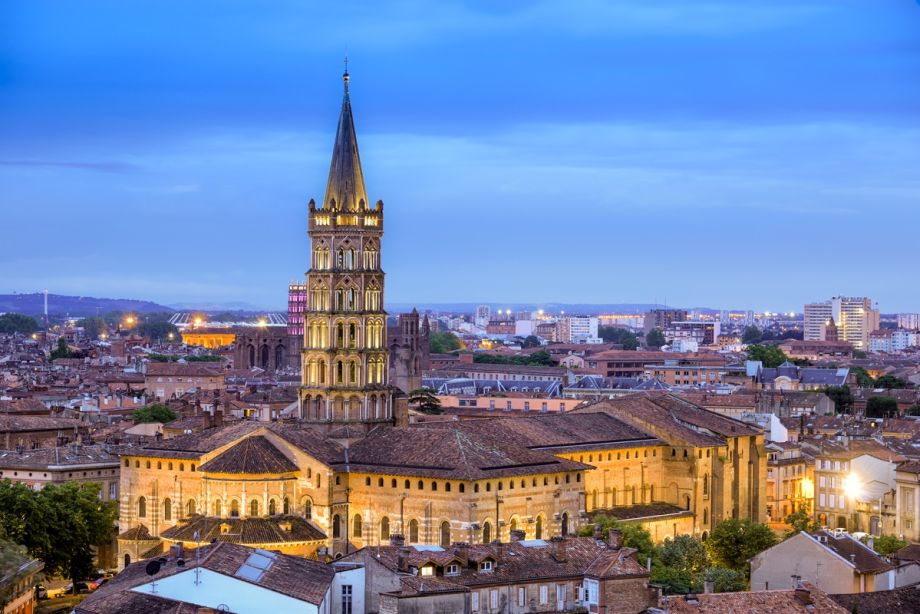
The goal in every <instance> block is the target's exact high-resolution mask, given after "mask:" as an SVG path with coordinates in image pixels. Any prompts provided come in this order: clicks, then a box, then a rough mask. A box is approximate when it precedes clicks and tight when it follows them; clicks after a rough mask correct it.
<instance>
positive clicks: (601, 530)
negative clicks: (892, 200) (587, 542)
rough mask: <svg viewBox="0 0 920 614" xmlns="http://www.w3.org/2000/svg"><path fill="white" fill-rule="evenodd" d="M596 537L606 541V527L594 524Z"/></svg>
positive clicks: (598, 539)
mask: <svg viewBox="0 0 920 614" xmlns="http://www.w3.org/2000/svg"><path fill="white" fill-rule="evenodd" d="M594 539H596V540H597V541H600V542H602V541H604V527H602V526H601V525H599V524H596V525H594Z"/></svg>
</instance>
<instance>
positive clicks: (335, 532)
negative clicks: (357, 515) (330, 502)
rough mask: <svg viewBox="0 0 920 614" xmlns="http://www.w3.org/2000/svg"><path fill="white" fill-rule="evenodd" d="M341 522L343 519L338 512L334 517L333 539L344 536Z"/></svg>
mask: <svg viewBox="0 0 920 614" xmlns="http://www.w3.org/2000/svg"><path fill="white" fill-rule="evenodd" d="M341 524H342V523H341V519H340V518H339V515H338V514H336V515H335V516H333V517H332V539H339V538H340V537H342V528H341V526H340V525H341Z"/></svg>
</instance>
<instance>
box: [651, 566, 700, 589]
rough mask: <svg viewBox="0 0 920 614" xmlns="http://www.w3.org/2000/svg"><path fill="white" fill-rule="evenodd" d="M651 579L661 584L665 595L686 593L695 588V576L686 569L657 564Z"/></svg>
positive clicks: (658, 584) (656, 583)
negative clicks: (681, 569)
mask: <svg viewBox="0 0 920 614" xmlns="http://www.w3.org/2000/svg"><path fill="white" fill-rule="evenodd" d="M649 581H650V582H651V583H652V584H655V585H657V586H660V587H661V589H662V591H663V592H664V594H665V595H686V594H687V593H689V592H691V591H692V590H693V577H692V576H691V575H690V574H688V573H687V572H685V571H680V570H677V569H673V568H671V567H664V566H661V565H656V566H654V567H652V573H651V577H650V578H649Z"/></svg>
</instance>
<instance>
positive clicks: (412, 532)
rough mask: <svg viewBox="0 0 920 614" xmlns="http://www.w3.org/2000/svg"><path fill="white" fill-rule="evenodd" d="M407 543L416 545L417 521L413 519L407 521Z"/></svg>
mask: <svg viewBox="0 0 920 614" xmlns="http://www.w3.org/2000/svg"><path fill="white" fill-rule="evenodd" d="M409 543H410V544H417V543H418V520H416V519H415V518H413V519H412V520H410V521H409Z"/></svg>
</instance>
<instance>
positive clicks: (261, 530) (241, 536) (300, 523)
mask: <svg viewBox="0 0 920 614" xmlns="http://www.w3.org/2000/svg"><path fill="white" fill-rule="evenodd" d="M288 524H290V530H287V529H286V527H285V526H282V525H288ZM196 532H198V534H199V536H200V537H199V538H200V540H201V542H202V543H207V542H210V541H211V540H214V539H216V540H217V541H219V542H230V543H234V544H243V545H247V546H261V545H265V544H286V543H290V542H313V541H321V540H325V539H326V534H325V533H323V532H322V531H320V530H319V529H318V528H317V527H316V526H315V525H314V524H312V523H311V522H308V521H307V520H305V519H303V518H301V517H300V516H284V515H278V516H271V517H262V516H247V517H245V518H215V517H212V516H192V517H191V518H190V519H189V521H188V522H184V523H182V524H177V525H174V526H172V527H170V528H168V529H166V530H165V531H163V532H162V533H160V536H161V537H163V538H164V539H167V540H169V541H173V542H194V541H196V540H195V533H196Z"/></svg>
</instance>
